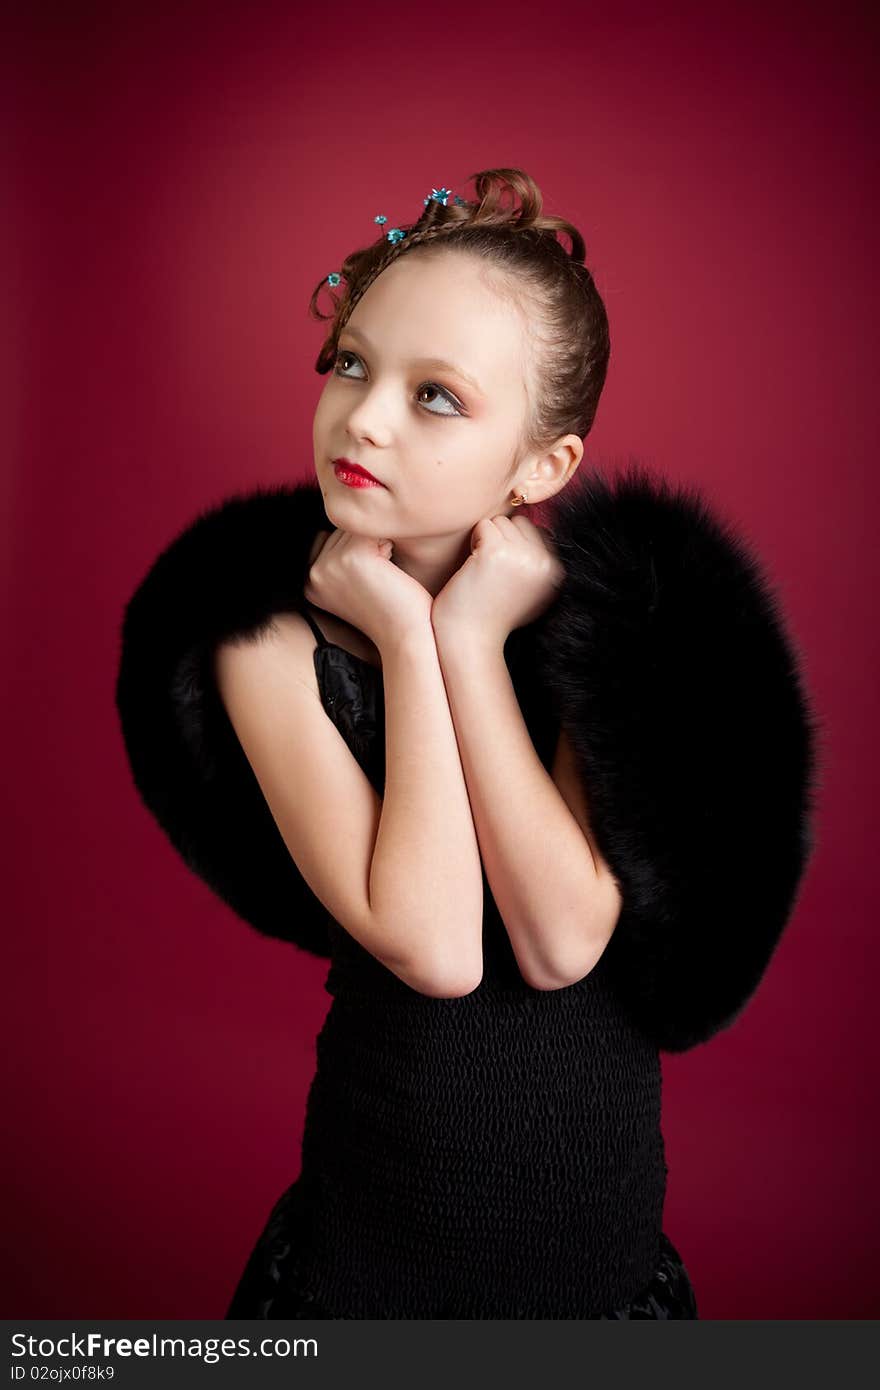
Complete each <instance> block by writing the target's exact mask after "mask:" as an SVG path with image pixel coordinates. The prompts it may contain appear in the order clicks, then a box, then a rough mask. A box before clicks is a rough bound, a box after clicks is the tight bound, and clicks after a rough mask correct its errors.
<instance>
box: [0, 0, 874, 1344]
mask: <svg viewBox="0 0 880 1390" xmlns="http://www.w3.org/2000/svg"><path fill="white" fill-rule="evenodd" d="M19 8H23V7H19ZM31 9H32V10H34V11H36V10H39V12H40V15H39V18H32V19H30V20H23V19H21V18H19V20H18V21H17V23H18V29H17V31H16V32H14V33H13V34H12V35H11V39H10V42H8V43H7V44H6V45H5V59H4V67H5V69H6V73H5V76H6V81H5V83H4V88H5V92H6V102H7V103H8V109H7V111H6V112H5V113H4V121H3V126H4V127H5V129H6V130H7V132H11V136H12V138H11V140H10V142H9V144H8V146H7V149H6V163H7V169H8V173H9V189H8V193H9V196H8V197H7V198H5V199H4V202H5V203H6V215H5V217H4V219H3V228H2V236H3V238H4V242H5V245H4V247H3V256H2V262H3V264H4V266H5V269H6V271H7V274H8V276H9V285H8V289H7V293H6V295H5V296H4V302H5V304H6V319H7V324H6V332H5V333H4V335H3V346H4V349H5V351H6V353H7V354H8V361H7V367H8V370H7V372H6V373H5V374H4V376H5V379H6V381H7V383H8V390H9V398H8V401H7V406H8V408H7V410H5V411H4V413H3V418H4V420H5V424H6V429H7V431H8V442H7V448H6V449H5V450H4V457H5V459H6V460H7V464H6V466H5V467H4V468H3V472H2V486H3V493H4V496H3V502H4V504H5V505H4V506H3V508H2V515H3V518H4V521H3V525H4V531H5V535H4V542H5V543H4V544H3V546H2V552H0V564H2V566H3V576H2V577H3V580H4V592H5V593H6V595H7V604H8V607H7V615H6V617H7V622H6V644H5V655H6V661H5V663H4V667H5V671H4V678H3V682H2V686H3V696H4V699H5V701H6V702H7V703H6V711H7V712H6V717H5V720H4V725H3V727H4V732H5V736H6V737H5V749H4V753H5V757H4V762H5V767H4V780H5V783H6V786H7V791H8V792H9V793H10V795H9V797H8V800H7V805H8V808H9V816H8V828H7V830H6V832H5V833H4V835H3V843H4V846H5V848H6V851H7V853H8V855H9V858H8V863H7V866H6V869H5V871H4V885H5V896H6V909H5V917H6V937H7V944H8V948H9V957H10V968H9V969H8V970H7V972H6V981H7V989H8V997H7V998H6V1001H5V1004H4V1016H5V1018H6V1020H7V1022H8V1024H9V1027H10V1036H9V1039H8V1043H7V1056H8V1057H9V1059H10V1061H11V1063H12V1065H11V1067H10V1072H11V1075H10V1076H9V1081H8V1087H9V1090H8V1102H7V1105H6V1107H5V1111H6V1114H7V1117H8V1119H9V1130H8V1135H9V1142H8V1144H7V1146H6V1147H7V1154H6V1162H7V1164H8V1165H9V1172H8V1176H7V1184H6V1196H5V1202H4V1208H5V1212H4V1215H5V1219H4V1222H3V1225H4V1233H5V1237H6V1240H7V1242H8V1249H7V1252H6V1254H5V1257H4V1260H3V1277H4V1280H5V1282H6V1287H5V1288H4V1293H3V1308H4V1315H5V1316H6V1317H28V1316H29V1317H43V1318H49V1317H65V1318H68V1317H69V1318H85V1317H94V1316H103V1317H115V1318H123V1317H135V1318H138V1317H140V1318H168V1317H171V1318H174V1317H177V1318H184V1317H199V1318H201V1317H209V1318H210V1317H221V1316H222V1314H223V1313H224V1311H225V1308H226V1305H227V1303H228V1300H229V1297H230V1296H231V1294H232V1290H233V1287H234V1284H235V1282H236V1280H237V1278H238V1275H239V1273H240V1271H241V1268H242V1266H243V1264H244V1261H245V1258H246V1256H247V1254H248V1253H249V1251H250V1248H251V1245H252V1243H253V1241H254V1240H255V1238H256V1236H257V1234H258V1232H259V1230H260V1229H261V1227H262V1224H263V1222H264V1220H265V1218H266V1216H267V1214H268V1210H269V1207H270V1206H271V1204H272V1203H273V1201H274V1200H275V1198H276V1197H277V1196H278V1195H279V1193H280V1192H281V1190H282V1189H283V1188H284V1187H286V1186H287V1185H288V1183H290V1182H291V1181H292V1180H293V1178H294V1177H295V1176H296V1174H297V1172H298V1164H299V1141H300V1136H301V1126H302V1118H303V1111H304V1102H305V1096H306V1090H307V1087H308V1084H309V1081H310V1078H311V1075H312V1069H313V1066H314V1037H315V1034H316V1032H317V1030H318V1028H319V1027H320V1024H321V1022H322V1019H323V1016H324V1013H325V1010H326V1007H327V1005H328V1003H329V999H328V997H327V995H326V994H325V993H324V991H323V989H322V983H323V978H324V973H325V969H326V967H325V966H324V965H322V964H321V963H320V962H319V961H317V960H315V959H314V958H311V957H307V956H305V955H303V954H301V953H299V952H297V951H296V950H295V949H293V948H291V947H286V946H285V945H283V944H282V943H274V942H271V941H268V940H264V939H262V938H260V937H258V935H257V934H256V933H255V932H253V931H252V930H251V929H249V928H248V927H247V926H246V925H245V924H243V923H242V922H241V921H240V920H239V919H237V918H236V917H234V915H233V914H232V913H231V912H230V911H229V910H228V909H227V908H226V907H225V906H224V905H223V904H222V903H221V902H220V901H219V900H218V899H216V898H215V897H214V896H213V895H212V894H211V892H210V890H209V889H208V888H207V887H206V886H204V885H203V884H202V883H201V881H200V880H198V879H197V878H195V877H194V876H193V875H192V874H190V873H189V872H188V870H187V869H186V868H185V866H184V864H183V862H182V861H181V860H180V859H178V857H177V856H176V854H175V852H174V851H173V850H172V849H171V847H170V845H169V844H168V842H167V841H166V840H165V839H164V837H163V835H162V833H161V831H160V830H159V828H158V827H157V825H156V824H155V823H154V822H153V821H152V819H151V818H150V816H149V815H148V813H147V812H146V811H145V809H144V808H143V806H142V805H141V803H140V801H139V800H138V798H137V796H136V793H135V791H134V788H133V785H132V783H131V780H130V777H129V773H128V769H127V764H126V761H125V757H124V752H123V747H122V743H121V738H120V734H119V729H118V724H117V720H116V715H115V710H114V704H113V687H114V679H115V674H116V666H117V660H118V643H119V624H120V621H121V614H122V608H123V604H124V602H125V601H126V599H127V598H128V597H129V595H130V594H131V592H132V590H133V588H134V587H135V585H136V584H137V583H138V582H139V581H140V579H141V578H142V577H143V575H144V574H145V572H146V570H147V568H148V567H149V565H150V564H151V563H152V561H153V559H154V558H155V557H156V555H157V554H158V552H159V550H160V549H161V548H162V547H164V546H165V545H166V544H167V543H168V542H169V540H170V539H171V538H172V536H173V535H174V534H175V533H176V532H177V530H178V529H179V528H181V527H182V526H183V525H185V524H186V523H187V522H188V521H190V520H191V519H192V518H193V517H194V515H195V513H196V511H197V510H198V509H199V508H201V507H203V506H204V505H206V504H208V503H210V502H213V501H215V500H219V499H220V498H222V497H223V496H224V495H225V494H227V493H228V492H230V491H231V490H233V489H237V488H239V487H242V486H247V485H250V484H256V483H258V482H266V481H274V480H277V479H293V478H299V477H302V476H305V475H307V474H309V473H310V470H311V467H312V455H311V419H312V413H313V410H314V406H315V403H316V401H317V398H318V395H319V392H320V389H321V387H322V385H323V380H324V379H323V378H319V377H318V376H317V375H316V374H315V373H314V371H313V365H314V359H315V357H316V355H317V352H318V348H319V346H320V343H321V338H322V329H321V327H320V326H319V325H318V324H316V323H314V322H313V321H312V320H310V319H309V318H308V317H307V312H306V306H307V302H308V297H309V294H310V293H311V290H312V288H313V286H314V285H315V284H316V283H317V281H318V280H319V279H320V278H321V277H322V276H324V275H325V274H326V273H327V272H328V271H330V270H332V269H335V268H336V267H338V266H339V264H340V263H341V261H342V259H343V256H344V255H345V254H346V252H347V251H348V250H349V249H350V248H351V247H353V246H355V245H362V244H363V243H364V242H365V241H367V240H371V239H373V237H374V236H375V235H376V228H375V225H374V223H373V217H374V215H375V214H376V213H378V212H384V213H385V214H386V215H387V216H388V218H389V224H390V223H394V222H395V221H402V220H410V219H412V218H414V217H416V216H417V215H418V213H419V212H420V211H421V207H422V199H423V197H424V196H425V195H426V194H427V193H429V192H430V190H431V188H432V187H439V186H440V185H441V184H444V183H445V184H446V186H447V187H451V188H452V189H453V190H455V191H460V192H462V193H463V194H464V195H465V196H469V194H470V192H471V191H472V186H471V185H466V182H465V181H466V179H467V176H468V175H469V174H470V173H472V172H474V171H476V170H478V169H481V168H485V167H488V166H491V165H516V166H519V167H522V168H524V169H525V170H527V171H528V172H529V173H531V174H532V175H533V176H534V178H535V179H536V180H537V182H538V184H539V186H540V187H541V188H542V190H543V191H544V194H545V205H546V207H547V208H548V210H549V211H552V212H555V213H558V214H561V215H564V216H566V217H569V218H570V219H571V220H572V221H573V222H574V223H575V224H576V225H577V226H579V227H580V229H581V230H582V232H583V234H584V236H585V239H586V242H587V260H588V264H589V265H590V266H591V268H592V269H593V271H594V273H595V276H596V279H597V283H598V285H599V288H600V290H601V292H602V293H603V295H604V297H605V301H606V304H607V308H608V312H609V316H610V320H611V331H612V357H611V368H610V372H609V378H608V383H607V386H606V389H605V393H604V396H603V399H602V402H601V404H600V407H599V412H598V417H597V423H596V427H595V429H594V431H593V433H592V434H591V435H590V436H589V438H588V440H587V461H588V462H589V461H590V460H593V461H596V462H600V461H601V462H606V463H607V462H611V463H615V462H622V461H623V460H625V459H626V458H628V457H629V456H639V457H641V458H642V459H644V460H646V461H647V462H649V463H650V464H652V465H653V466H655V467H656V468H658V469H659V470H661V471H662V472H663V473H665V474H667V475H669V476H670V477H673V478H681V479H687V480H691V481H695V482H698V483H699V484H701V485H702V486H703V488H704V489H705V492H706V494H707V496H708V497H709V499H710V500H711V501H712V502H713V503H714V504H715V505H716V506H717V507H718V508H719V509H720V511H721V512H722V513H723V514H724V515H726V516H728V517H729V518H730V519H731V520H733V521H735V522H736V523H737V524H738V525H739V527H740V529H741V531H742V532H743V534H744V535H745V536H747V537H748V538H749V539H750V540H751V541H752V542H753V543H754V544H755V546H756V547H757V548H758V550H759V552H760V553H761V555H762V556H763V558H764V560H765V562H766V565H767V567H768V569H769V570H770V572H771V574H772V576H773V578H774V580H775V582H776V584H777V585H778V588H779V593H780V596H781V598H782V601H783V603H784V606H785V610H786V612H787V614H788V617H789V620H790V624H791V628H792V631H793V633H794V635H795V637H796V639H797V641H798V643H799V646H800V648H801V651H802V653H803V661H804V667H805V673H806V676H807V680H808V683H809V685H810V688H811V691H812V694H813V697H814V700H815V704H816V707H817V710H818V712H819V714H820V716H821V718H822V719H823V721H824V722H825V726H826V742H827V749H826V755H825V770H824V790H823V793H822V818H821V823H820V826H819V845H818V848H817V851H816V854H815V857H814V859H813V861H812V864H811V866H810V870H809V873H808V876H807V879H806V881H805V883H804V886H803V890H802V896H801V899H800V902H799V905H798V908H797V911H796V914H795V916H794V918H793V920H792V923H791V925H790V927H789V929H788V931H787V933H786V935H785V937H784V938H783V942H782V944H781V946H780V948H779V951H778V954H777V956H776V957H775V959H774V962H773V964H772V967H771V969H770V971H769V972H768V975H767V976H766V978H765V980H764V982H763V983H762V985H761V987H760V990H759V992H758V994H757V995H756V997H755V999H754V1000H753V1001H752V1004H751V1006H750V1008H749V1010H748V1011H747V1013H746V1015H745V1016H744V1017H743V1018H742V1019H741V1020H740V1021H739V1022H738V1023H737V1024H736V1025H735V1026H734V1027H733V1028H732V1029H731V1030H730V1031H729V1032H727V1033H725V1034H723V1035H721V1036H719V1037H718V1038H716V1039H715V1040H713V1041H712V1042H711V1043H710V1044H709V1045H707V1046H705V1047H702V1048H698V1049H696V1050H694V1051H693V1052H691V1053H689V1054H686V1055H684V1056H680V1057H665V1058H664V1134H665V1137H666V1144H667V1156H668V1160H669V1164H670V1169H671V1172H670V1178H669V1191H668V1199H667V1208H666V1219H665V1228H666V1230H667V1231H668V1232H669V1234H670V1235H671V1237H672V1239H673V1240H674V1241H675V1243H676V1244H677V1245H678V1247H679V1249H680V1250H681V1252H682V1254H683V1256H684V1258H685V1261H686V1263H687V1265H688V1268H689V1270H690V1272H691V1276H692V1278H693V1281H694V1284H695V1287H696V1290H697V1297H698V1303H699V1309H700V1314H701V1316H702V1317H704V1318H868V1317H876V1316H878V1314H880V1290H878V1279H877V1274H876V1251H877V1248H878V1234H880V1232H878V1224H880V1223H878V1196H877V1193H878V1185H877V1182H876V1165H877V1146H876V1136H875V1122H874V1121H872V1120H871V1118H870V1116H871V1114H872V1113H874V1110H875V1103H876V1095H877V1067H876V1062H877V1044H876V1037H877V1029H876V1023H875V1013H876V1007H875V1004H874V995H875V993H876V988H877V987H876V981H877V978H878V973H880V947H878V939H877V933H876V921H877V914H876V875H875V873H874V865H873V862H872V857H871V856H869V854H868V852H867V851H868V832H869V828H870V830H871V831H874V829H875V826H874V823H873V816H874V814H875V797H874V794H873V793H874V790H875V788H876V785H877V780H876V779H877V767H876V756H875V748H874V744H873V739H872V734H873V727H874V719H875V717H876V694H877V680H876V675H877V637H876V633H877V627H876V621H875V612H874V600H875V595H876V592H877V587H876V580H877V576H876V573H875V554H876V545H875V542H874V534H873V532H874V518H875V517H876V515H877V500H878V499H877V487H876V482H875V474H874V465H873V464H872V463H871V459H872V458H873V457H874V453H875V448H876V445H875V435H870V434H869V425H870V420H871V419H872V418H875V415H874V410H873V408H871V409H870V411H869V405H868V402H869V399H871V400H875V399H876V387H875V382H874V380H873V378H874V376H875V372H876V356H875V355H874V354H873V353H872V348H875V347H876V323H877V309H878V304H877V282H876V277H875V276H874V274H873V268H874V263H875V257H876V225H877V221H876V198H875V195H874V188H875V187H876V182H875V179H876V175H875V171H874V169H873V168H872V165H871V164H870V162H869V156H870V153H871V151H872V150H873V148H874V141H875V129H874V126H875V121H874V119H873V118H874V114H875V110H874V103H873V100H872V97H873V83H874V78H875V71H874V61H873V60H874V54H875V52H876V41H877V33H876V27H875V21H874V20H873V19H872V18H871V17H869V10H868V7H867V6H866V7H865V8H864V10H860V9H858V8H856V7H850V6H847V5H843V6H841V5H825V6H811V5H803V4H800V5H798V6H794V5H792V6H791V7H785V6H780V5H776V6H773V5H770V6H767V5H761V6H760V7H758V6H757V5H746V6H738V7H736V9H735V10H734V8H733V7H731V8H730V10H729V12H727V11H726V12H725V14H724V16H723V17H719V14H718V12H717V7H709V13H706V11H705V7H704V6H703V5H698V4H692V5H682V4H679V5H675V4H672V5H670V4H664V5H662V6H661V5H656V6H648V5H640V4H635V3H629V4H626V3H624V4H617V5H615V6H614V7H613V10H612V7H610V6H607V5H604V4H603V5H592V4H590V3H587V4H584V3H570V4H563V5H557V6H553V5H552V4H550V5H541V6H540V7H535V6H533V5H508V6H507V7H506V8H505V9H503V10H501V11H498V10H496V11H495V14H496V16H497V20H496V19H494V18H493V17H492V13H491V11H490V9H489V8H488V7H486V8H485V9H483V8H481V7H480V6H478V5H474V4H473V3H468V4H467V5H462V4H460V3H458V0H451V3H447V4H444V6H443V7H441V8H440V9H430V8H428V9H425V8H417V9H415V10H414V9H413V8H411V7H406V6H403V7H397V6H385V7H384V8H376V7H369V8H368V7H364V6H363V5H357V6H349V5H347V4H337V5H335V6H333V7H324V6H313V7H306V8H303V9H300V8H299V7H295V6H281V5H278V6H274V7H272V6H266V5H259V4H256V5H254V4H241V5H239V6H228V5H227V6H223V5H212V6H210V7H205V8H199V7H193V6H190V7H186V6H178V5H173V6H172V5H161V4H160V5H158V6H157V5H155V4H154V5H150V6H149V7H144V9H143V11H142V12H139V10H138V7H136V6H134V7H133V6H131V5H128V6H115V7H110V6H106V7H102V6H95V5H88V6H84V5H68V6H67V7H66V8H64V9H63V10H62V9H61V8H60V7H58V9H57V11H56V12H53V11H52V8H51V6H50V7H46V6H41V7H31ZM713 9H714V10H715V11H716V12H715V13H712V11H713ZM26 24H30V25H31V27H30V28H29V29H28V28H25V27H23V26H24V25H26ZM872 357H873V361H872ZM872 388H873V389H872ZM869 392H870V393H871V394H870V397H869ZM875 433H876V431H875ZM756 790H757V789H756ZM748 854H749V827H748V825H744V826H743V827H742V862H743V872H744V873H747V872H748ZM710 925H711V924H708V923H707V927H709V926H710Z"/></svg>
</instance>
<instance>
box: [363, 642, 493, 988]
mask: <svg viewBox="0 0 880 1390" xmlns="http://www.w3.org/2000/svg"><path fill="white" fill-rule="evenodd" d="M380 652H381V656H382V674H383V682H384V688H385V793H384V800H383V804H382V813H381V819H380V822H379V828H378V832H377V836H376V843H375V847H374V850H373V860H372V867H371V870H370V885H369V891H370V903H371V907H372V910H373V912H374V914H375V916H376V918H377V920H379V921H382V922H383V923H386V924H387V926H388V933H389V938H391V939H393V941H394V945H395V951H396V952H397V953H398V954H399V953H400V943H401V942H402V941H405V942H407V943H408V944H411V954H410V956H409V960H410V962H411V968H410V972H409V978H410V979H411V981H412V983H413V984H414V986H415V987H416V988H421V989H423V992H426V993H435V992H437V993H443V994H445V993H466V992H468V991H469V990H470V989H473V988H475V987H476V985H477V984H478V982H479V980H480V977H481V975H482V920H483V879H482V867H481V862H480V850H479V845H478V843H477V836H476V830H475V827H474V822H473V817H472V815H471V807H470V802H469V800H468V789H467V785H466V783H465V777H464V772H463V770H462V765H461V758H460V755H459V750H458V743H457V740H456V734H455V727H454V725H453V722H452V714H451V712H450V708H449V702H448V699H447V694H446V687H445V684H444V680H443V673H442V671H441V669H440V659H439V656H438V653H437V646H436V641H435V638H434V633H433V629H432V628H431V625H430V622H428V623H426V624H425V625H424V627H416V628H411V629H409V630H408V631H407V632H406V633H405V634H403V635H400V636H396V637H395V638H393V639H392V640H389V641H388V642H387V643H386V644H384V645H381V646H380Z"/></svg>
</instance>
